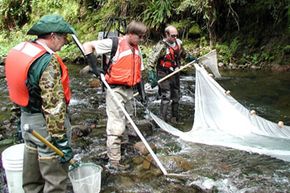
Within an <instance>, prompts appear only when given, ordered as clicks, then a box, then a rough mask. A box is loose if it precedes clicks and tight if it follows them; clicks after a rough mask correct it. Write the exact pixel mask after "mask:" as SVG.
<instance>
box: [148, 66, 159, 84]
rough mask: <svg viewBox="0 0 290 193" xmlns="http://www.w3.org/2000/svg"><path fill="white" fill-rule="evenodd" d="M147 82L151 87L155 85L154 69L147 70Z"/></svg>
mask: <svg viewBox="0 0 290 193" xmlns="http://www.w3.org/2000/svg"><path fill="white" fill-rule="evenodd" d="M148 82H149V83H150V85H151V88H154V87H155V86H157V84H158V83H157V75H156V72H155V71H154V70H149V72H148Z"/></svg>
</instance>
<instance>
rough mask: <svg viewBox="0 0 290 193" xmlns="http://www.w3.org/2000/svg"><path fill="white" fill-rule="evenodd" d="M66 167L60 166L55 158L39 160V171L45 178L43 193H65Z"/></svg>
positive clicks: (66, 181) (65, 165)
mask: <svg viewBox="0 0 290 193" xmlns="http://www.w3.org/2000/svg"><path fill="white" fill-rule="evenodd" d="M68 165H69V164H68V163H66V164H61V163H60V162H59V160H58V159H57V158H52V159H40V160H39V166H40V170H41V173H42V176H43V178H45V186H44V190H43V192H47V193H67V184H68Z"/></svg>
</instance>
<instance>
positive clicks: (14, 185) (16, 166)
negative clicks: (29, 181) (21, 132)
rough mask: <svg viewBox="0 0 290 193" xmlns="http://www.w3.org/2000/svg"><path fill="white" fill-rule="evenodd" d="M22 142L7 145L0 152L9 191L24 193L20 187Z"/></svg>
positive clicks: (11, 192) (10, 192)
mask: <svg viewBox="0 0 290 193" xmlns="http://www.w3.org/2000/svg"><path fill="white" fill-rule="evenodd" d="M23 153H24V143H22V144H17V145H13V146H10V147H8V148H7V149H5V150H4V151H3V152H2V163H3V168H4V169H5V174H6V179H7V185H8V191H9V193H24V190H23V189H22V170H23Z"/></svg>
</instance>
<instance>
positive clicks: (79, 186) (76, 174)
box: [68, 163, 103, 193]
mask: <svg viewBox="0 0 290 193" xmlns="http://www.w3.org/2000/svg"><path fill="white" fill-rule="evenodd" d="M102 170H103V168H102V167H101V166H99V165H96V164H93V163H81V164H80V166H79V167H77V168H75V169H72V170H71V171H70V172H69V173H68V176H69V179H70V181H71V183H72V186H73V190H74V193H99V192H100V191H101V178H102V175H101V173H102Z"/></svg>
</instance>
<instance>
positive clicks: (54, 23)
mask: <svg viewBox="0 0 290 193" xmlns="http://www.w3.org/2000/svg"><path fill="white" fill-rule="evenodd" d="M51 32H55V33H66V34H76V32H75V30H74V28H73V27H72V26H71V25H69V24H68V23H67V22H66V21H65V20H64V18H63V17H62V16H60V15H45V16H43V17H41V18H40V20H39V21H38V22H36V23H35V24H34V25H33V26H32V27H31V28H30V30H28V32H27V34H28V35H43V34H48V33H51Z"/></svg>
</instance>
